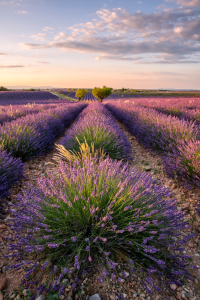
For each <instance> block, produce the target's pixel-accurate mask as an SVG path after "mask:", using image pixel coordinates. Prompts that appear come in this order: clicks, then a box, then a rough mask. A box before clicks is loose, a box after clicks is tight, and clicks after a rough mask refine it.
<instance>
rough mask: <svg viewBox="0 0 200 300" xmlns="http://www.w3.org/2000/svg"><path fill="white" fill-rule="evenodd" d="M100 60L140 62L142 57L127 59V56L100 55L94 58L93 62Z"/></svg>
mask: <svg viewBox="0 0 200 300" xmlns="http://www.w3.org/2000/svg"><path fill="white" fill-rule="evenodd" d="M102 59H107V60H123V61H136V60H141V59H142V57H132V56H131V57H128V56H119V55H101V56H97V57H95V60H102Z"/></svg>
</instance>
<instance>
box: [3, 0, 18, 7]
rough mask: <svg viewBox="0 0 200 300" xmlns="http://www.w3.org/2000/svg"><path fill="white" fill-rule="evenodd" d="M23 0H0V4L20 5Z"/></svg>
mask: <svg viewBox="0 0 200 300" xmlns="http://www.w3.org/2000/svg"><path fill="white" fill-rule="evenodd" d="M22 2H23V0H10V1H9V0H7V1H2V0H0V5H6V6H11V7H15V6H20V5H22Z"/></svg>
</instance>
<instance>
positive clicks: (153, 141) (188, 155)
mask: <svg viewBox="0 0 200 300" xmlns="http://www.w3.org/2000/svg"><path fill="white" fill-rule="evenodd" d="M106 107H108V108H109V109H110V110H111V111H112V112H113V114H114V115H115V116H116V117H117V118H118V119H119V120H120V121H121V122H123V123H124V124H125V126H126V127H127V128H128V130H129V131H130V133H131V134H133V135H135V136H136V137H137V138H138V140H139V141H140V142H142V143H143V144H144V145H145V146H146V147H148V148H151V149H154V150H157V151H160V152H161V153H162V155H163V163H164V166H165V168H166V171H167V174H168V175H169V176H171V177H177V178H179V179H180V180H181V181H184V183H187V186H188V187H189V186H192V185H195V186H196V185H197V186H199V185H200V164H199V157H200V143H199V138H200V130H199V126H197V125H195V124H194V123H193V122H188V121H185V120H179V119H178V118H176V117H171V116H166V115H163V114H161V113H158V112H156V111H155V110H153V109H147V108H143V107H138V106H134V105H129V104H123V105H122V106H121V105H113V104H106Z"/></svg>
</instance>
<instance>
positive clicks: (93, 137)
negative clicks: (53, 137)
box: [64, 125, 124, 160]
mask: <svg viewBox="0 0 200 300" xmlns="http://www.w3.org/2000/svg"><path fill="white" fill-rule="evenodd" d="M85 141H87V144H88V146H89V147H91V149H92V147H93V145H94V150H95V151H98V153H99V154H100V153H101V151H102V150H103V152H104V153H105V154H106V156H107V155H108V156H109V157H110V158H112V159H118V160H120V159H123V158H124V146H123V144H121V143H118V140H116V135H115V134H114V133H113V132H112V131H111V130H109V129H105V128H104V127H103V126H101V127H100V126H95V125H94V127H89V126H88V127H86V128H85V130H80V131H79V132H77V135H76V137H72V139H71V141H70V142H69V141H68V144H67V145H64V147H65V148H66V149H67V150H69V151H73V152H74V153H75V152H76V153H79V152H80V144H83V143H85ZM69 145H70V146H69Z"/></svg>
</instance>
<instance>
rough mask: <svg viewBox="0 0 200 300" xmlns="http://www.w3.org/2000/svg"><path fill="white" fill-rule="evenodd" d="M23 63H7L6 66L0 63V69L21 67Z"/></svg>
mask: <svg viewBox="0 0 200 300" xmlns="http://www.w3.org/2000/svg"><path fill="white" fill-rule="evenodd" d="M23 67H24V66H23V65H7V66H2V65H0V69H10V68H23Z"/></svg>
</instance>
